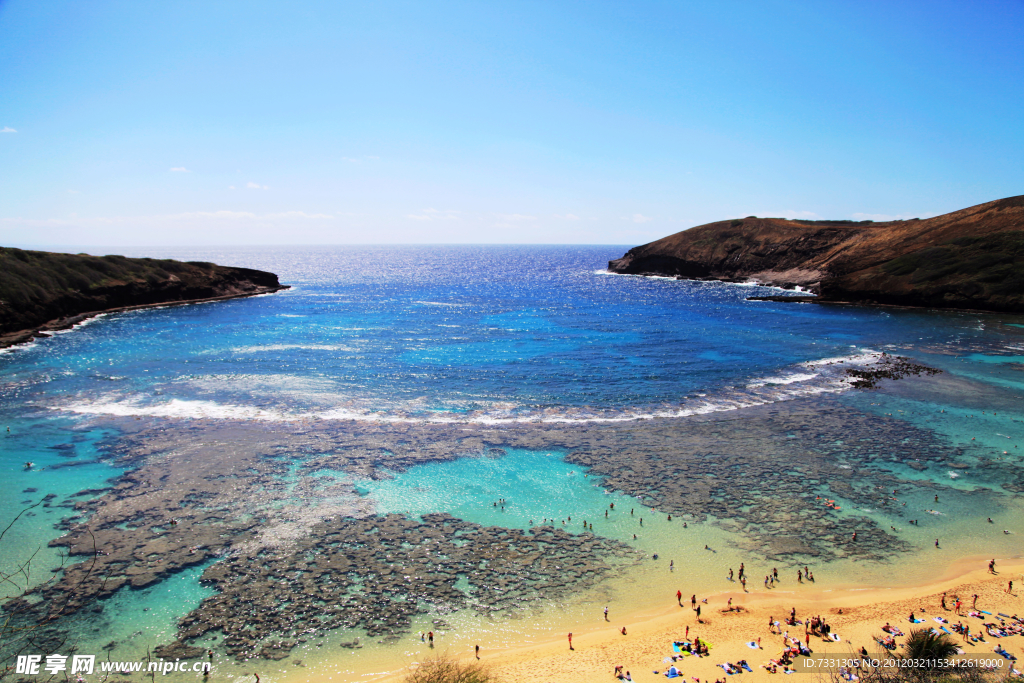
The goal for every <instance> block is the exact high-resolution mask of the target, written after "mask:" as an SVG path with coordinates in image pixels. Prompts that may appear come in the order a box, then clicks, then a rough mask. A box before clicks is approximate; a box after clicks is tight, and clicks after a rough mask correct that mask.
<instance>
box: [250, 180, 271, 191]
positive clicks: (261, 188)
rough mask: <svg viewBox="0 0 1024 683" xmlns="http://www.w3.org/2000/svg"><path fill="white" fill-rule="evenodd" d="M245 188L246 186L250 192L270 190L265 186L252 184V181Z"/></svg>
mask: <svg viewBox="0 0 1024 683" xmlns="http://www.w3.org/2000/svg"><path fill="white" fill-rule="evenodd" d="M245 186H246V188H248V189H250V190H269V189H270V188H269V187H267V186H266V185H260V184H259V183H254V182H252V181H250V182H248V183H246V184H245Z"/></svg>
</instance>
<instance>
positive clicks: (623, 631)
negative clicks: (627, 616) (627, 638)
mask: <svg viewBox="0 0 1024 683" xmlns="http://www.w3.org/2000/svg"><path fill="white" fill-rule="evenodd" d="M622 635H626V627H625V626H623V627H622Z"/></svg>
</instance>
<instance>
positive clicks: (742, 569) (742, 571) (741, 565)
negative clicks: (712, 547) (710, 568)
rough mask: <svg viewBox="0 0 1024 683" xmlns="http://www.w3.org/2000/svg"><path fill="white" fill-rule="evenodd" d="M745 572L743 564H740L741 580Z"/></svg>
mask: <svg viewBox="0 0 1024 683" xmlns="http://www.w3.org/2000/svg"><path fill="white" fill-rule="evenodd" d="M704 547H705V548H706V547H707V546H704ZM745 571H746V570H745V569H744V568H743V563H742V562H740V578H741V579H742V578H743V574H744V572H745Z"/></svg>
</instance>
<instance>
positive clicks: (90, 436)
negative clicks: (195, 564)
mask: <svg viewBox="0 0 1024 683" xmlns="http://www.w3.org/2000/svg"><path fill="white" fill-rule="evenodd" d="M623 251H624V248H622V247H583V248H568V247H429V248H428V247H404V248H373V247H360V248H355V249H341V248H322V249H313V248H301V249H298V248H296V249H275V250H266V249H251V250H235V251H227V250H211V249H206V250H168V251H166V252H160V251H159V250H156V251H154V250H150V251H149V252H148V253H147V254H146V255H150V256H157V257H162V256H167V257H177V258H184V259H191V260H209V261H215V262H220V263H225V264H231V265H242V266H248V267H256V268H262V269H267V270H272V271H274V272H277V273H279V274H280V276H281V279H282V281H283V282H285V283H287V284H291V285H293V289H291V290H289V291H287V292H283V293H281V294H277V295H273V296H263V297H256V298H252V299H244V300H235V301H229V302H223V303H218V304H210V305H198V306H187V307H180V308H166V309H159V310H151V311H143V312H135V313H127V314H118V315H111V316H104V317H101V318H99V319H96V320H94V321H91V322H90V323H89V324H86V325H84V326H81V327H79V328H77V329H75V330H73V331H71V332H69V333H66V334H60V335H56V336H54V337H53V338H50V339H45V340H40V341H38V342H36V343H34V344H32V345H29V346H27V347H22V348H20V349H17V350H14V351H10V352H7V353H3V354H0V429H4V428H6V427H7V426H10V428H11V431H10V433H9V434H8V433H7V432H6V431H3V432H0V472H2V474H3V476H2V477H0V520H6V521H9V520H11V519H13V517H14V516H15V515H16V514H17V513H18V512H19V511H20V510H22V509H24V508H26V507H28V506H29V505H32V504H34V503H37V502H40V501H41V500H42V499H43V498H44V497H45V496H52V498H49V499H48V502H49V503H50V506H49V507H43V506H42V505H40V506H39V507H37V508H33V509H32V510H31V511H30V512H29V514H27V515H26V516H25V517H23V518H21V519H20V520H19V522H18V523H17V524H16V525H14V526H13V527H12V528H11V530H10V531H9V532H8V535H7V536H5V537H4V543H5V548H4V551H5V552H3V553H0V570H2V571H8V572H9V571H11V569H13V568H15V567H17V566H18V565H19V564H20V563H24V562H25V561H26V560H27V559H28V558H30V557H33V553H38V554H36V555H35V556H34V559H33V564H32V573H31V576H30V577H28V578H27V579H25V580H24V582H23V583H24V584H25V585H31V584H34V583H37V582H39V581H43V580H46V579H47V578H49V577H50V576H52V574H51V572H50V570H51V569H54V568H57V567H59V564H60V562H61V559H60V556H59V553H57V551H56V550H54V549H51V548H49V547H47V545H46V544H47V542H48V541H49V540H50V539H52V538H55V537H57V536H59V535H61V534H62V533H63V531H62V530H61V529H60V528H59V527H58V525H59V523H60V521H61V519H62V518H64V517H67V516H69V515H71V514H73V510H72V508H71V506H73V505H74V503H75V501H83V500H88V499H89V498H91V497H92V496H94V495H95V494H94V493H86V494H83V495H81V496H78V497H74V494H75V493H77V492H80V491H83V490H89V489H98V488H102V487H103V486H104V485H105V483H106V482H107V481H108V480H109V479H110V478H111V477H116V476H118V475H120V474H121V473H122V471H123V470H122V469H121V468H119V467H117V466H115V465H114V464H112V462H113V461H112V459H111V458H110V457H109V453H108V452H107V451H106V450H105V449H104V447H103V445H102V444H103V442H104V440H109V441H110V442H111V443H114V442H116V440H117V437H118V431H117V428H118V424H119V423H117V422H116V420H117V419H122V418H128V419H131V418H134V417H140V418H144V419H150V418H153V417H158V418H161V419H164V420H166V425H167V428H168V429H179V430H180V433H181V439H182V441H183V443H184V442H187V439H188V438H189V437H188V429H187V428H188V425H189V424H190V423H191V422H194V421H200V420H222V421H240V422H244V423H259V424H270V425H272V424H274V423H289V424H290V423H293V422H295V421H297V420H300V419H307V418H312V417H314V416H315V417H316V418H318V419H319V420H320V421H321V422H322V423H328V424H331V423H337V424H339V425H342V424H344V421H345V420H348V419H356V420H359V421H362V422H370V423H375V424H384V425H386V424H389V423H391V422H397V423H399V424H403V423H408V422H413V423H415V422H422V421H436V420H441V421H446V422H449V423H452V424H459V423H460V422H463V421H468V422H472V423H473V424H488V425H494V426H497V427H500V426H501V425H503V424H512V423H516V424H519V423H522V422H530V421H533V422H541V421H545V420H546V421H552V422H559V423H561V424H565V423H569V424H573V423H578V424H584V423H587V422H593V421H600V420H621V419H627V418H635V417H638V416H650V415H656V414H657V415H679V416H681V417H679V420H680V429H681V430H685V429H686V420H687V419H688V418H687V417H686V416H688V415H694V414H698V413H710V412H715V411H725V410H731V409H734V408H736V407H739V406H743V405H751V404H771V403H773V402H781V401H787V400H791V399H794V398H806V397H813V396H819V395H823V394H824V395H827V396H837V395H838V394H836V393H834V392H837V391H839V390H840V389H841V387H840V386H838V385H837V381H838V380H839V379H841V373H840V371H839V370H835V366H827V365H824V364H822V361H823V360H824V359H841V358H847V359H850V358H855V357H861V356H866V355H868V354H869V353H870V352H873V351H887V352H890V353H901V354H905V355H909V356H911V357H913V358H914V359H916V360H917V361H919V362H922V363H925V364H928V365H931V366H934V367H937V368H940V369H942V370H944V373H943V375H940V376H939V377H940V378H942V379H941V382H938V381H937V382H936V383H933V384H929V385H921V387H918V388H917V389H914V390H913V391H912V390H911V389H910V388H909V387H911V384H907V387H908V389H906V390H902V389H900V388H899V385H898V383H897V384H896V385H893V387H892V388H887V389H886V390H885V391H884V392H874V393H848V394H843V395H842V396H841V398H839V400H840V401H842V402H845V403H846V404H847V405H849V406H852V407H855V408H856V409H858V410H862V411H864V412H867V413H874V414H877V415H884V416H890V415H891V416H893V417H894V418H896V419H899V420H904V421H906V422H907V423H908V424H911V425H914V426H917V427H921V428H922V429H925V430H928V431H929V432H930V433H932V434H935V435H936V438H938V439H939V440H940V441H941V442H942V443H943V444H946V445H949V446H951V447H958V448H962V449H963V452H962V455H960V456H958V461H959V462H961V463H967V464H968V465H970V466H969V467H967V468H963V469H952V468H950V467H946V466H942V467H929V468H927V469H925V470H916V469H913V468H911V467H910V466H909V465H908V464H907V463H902V462H894V463H892V465H891V472H892V473H894V474H896V475H897V476H899V477H903V478H905V479H907V480H914V481H923V482H932V483H934V484H936V485H938V486H941V487H942V489H943V493H942V503H941V505H942V506H941V507H938V508H937V507H936V506H935V505H934V504H933V501H930V500H929V499H928V495H927V494H925V493H914V494H913V495H912V496H910V497H909V500H908V505H909V506H913V507H914V508H916V509H918V510H919V511H920V512H921V515H920V517H921V519H922V521H921V525H920V526H919V527H914V528H906V527H905V525H904V526H902V527H900V532H899V533H900V537H901V538H904V539H906V540H907V541H908V542H910V543H911V544H912V545H913V546H915V547H927V545H928V544H929V543H930V539H931V538H932V537H933V535H934V534H941V535H942V536H943V537H944V538H948V539H950V541H949V544H950V546H951V547H955V548H956V552H958V553H960V554H972V553H975V552H978V553H980V552H985V551H988V550H989V549H991V548H993V547H995V548H998V549H999V551H1000V552H1011V551H1012V545H1013V542H1014V541H1015V540H1016V539H1014V538H1013V537H1012V536H1008V537H1006V538H1002V537H1001V536H1002V534H1001V533H1000V538H989V537H988V536H985V535H981V534H979V533H978V532H977V528H976V527H974V526H973V525H974V523H975V520H976V518H977V517H978V516H979V515H980V516H983V517H988V516H991V517H993V518H994V520H995V521H996V522H997V523H998V524H997V526H998V529H997V531H998V532H1001V530H1002V529H1003V528H1008V529H1010V528H1011V527H1012V530H1014V531H1016V532H1021V533H1024V529H1017V528H1016V527H1014V526H1013V525H1014V524H1017V525H1019V521H1017V520H1018V519H1019V517H1016V518H1015V517H1014V515H1015V514H1016V511H1017V510H1018V506H1017V505H1018V502H1019V496H1020V493H1019V489H1018V488H1017V487H1016V484H1015V482H1019V477H1020V473H1021V471H1022V469H1024V454H1021V453H1020V451H1021V449H1020V448H1019V446H1020V445H1021V444H1022V443H1024V372H1022V371H1021V370H1020V368H1019V364H1020V363H1021V358H1022V356H1021V349H1022V348H1024V324H1022V320H1021V318H1020V317H1019V316H1001V315H996V314H975V313H966V312H954V313H948V312H947V313H940V312H933V311H910V310H895V309H886V310H879V309H871V308H860V307H845V308H843V307H824V306H813V305H785V304H774V303H766V302H748V301H746V296H748V295H750V294H751V293H752V292H754V291H755V290H754V289H753V288H750V287H741V286H735V285H727V284H722V283H692V282H678V281H674V280H665V279H659V280H654V279H644V278H637V277H622V276H612V275H608V274H606V273H604V272H603V268H604V266H605V263H606V261H607V260H608V259H609V258H615V257H618V256H620V255H621V254H622V252H623ZM127 253H128V255H135V254H132V253H131V252H127ZM138 255H141V254H138ZM914 386H917V385H914ZM943 411H944V412H943ZM112 419H113V420H115V421H113V422H111V421H110V420H112ZM858 436H859V435H857V434H851V435H850V437H849V438H850V439H851V440H854V439H856V438H858ZM851 442H852V441H851ZM1003 451H1006V453H1003ZM467 455H478V454H467ZM562 455H563V454H562V453H561V452H560V451H557V450H547V451H545V450H535V451H527V450H516V449H510V450H508V451H507V452H506V453H505V455H503V456H500V457H499V456H495V457H483V458H478V457H472V458H464V459H460V460H457V461H454V462H443V463H430V464H426V465H420V466H416V467H412V468H410V469H409V470H408V471H406V472H402V473H397V474H395V476H394V477H393V478H391V479H384V480H372V479H357V480H356V485H357V487H358V489H359V490H360V491H362V492H363V494H364V496H365V499H366V500H367V501H370V502H372V504H373V505H374V506H375V509H376V510H378V511H383V512H390V511H394V512H402V513H409V514H412V515H419V514H423V513H427V512H434V511H445V512H449V513H450V514H453V515H456V516H459V517H463V518H465V519H467V520H470V521H474V522H478V523H480V524H487V525H491V524H493V525H499V526H514V527H519V528H526V527H528V526H529V525H530V522H531V520H532V521H533V522H534V524H537V523H540V522H541V521H542V520H543V519H545V518H547V519H554V520H556V524H558V525H559V526H560V525H561V521H562V520H563V519H566V528H567V529H568V530H570V531H576V530H579V529H581V528H582V523H583V520H584V519H586V520H587V521H588V523H590V522H593V524H594V532H595V533H598V534H601V535H605V536H607V537H609V538H614V539H616V540H620V541H624V542H627V543H629V544H631V545H634V546H635V547H637V548H638V549H640V550H641V551H642V552H643V553H645V554H646V555H647V556H648V557H650V556H653V554H654V553H659V556H660V557H661V558H663V559H664V560H670V561H673V562H675V564H676V566H678V567H679V568H680V571H685V572H687V573H688V575H691V576H693V577H696V578H694V581H697V580H698V579H699V580H701V581H708V582H711V581H720V580H722V576H723V575H724V572H723V571H722V566H723V565H727V564H728V563H730V562H732V563H734V564H738V562H739V561H742V560H741V557H740V555H739V554H738V553H737V552H736V551H735V550H734V549H731V548H730V543H729V537H728V535H727V534H726V533H725V532H724V531H722V530H721V529H720V528H718V527H716V526H714V525H713V524H710V523H704V524H701V525H691V526H690V527H689V528H687V530H686V531H685V533H684V532H683V531H682V530H681V528H680V524H679V523H678V520H673V522H671V523H669V522H668V521H667V520H666V519H665V518H664V515H662V514H660V513H658V514H656V513H654V512H653V511H648V512H645V513H643V514H645V515H648V514H649V515H651V516H650V517H645V528H644V529H643V530H642V532H641V531H640V529H639V528H638V526H639V525H638V521H636V522H635V521H634V519H637V520H638V518H639V516H641V510H647V508H644V507H643V506H641V505H640V504H639V503H638V502H637V501H635V500H632V499H629V498H628V497H626V496H624V495H623V494H621V493H615V492H610V493H605V488H607V487H606V486H605V485H604V483H603V482H602V481H600V480H598V479H596V478H594V477H587V476H585V475H586V474H587V472H586V471H585V470H584V469H583V468H581V467H578V466H574V465H570V464H568V463H566V462H565V461H564V460H563V459H562ZM26 461H32V462H34V463H35V465H34V466H33V467H32V468H31V469H25V468H24V463H25V462H26ZM989 461H992V462H997V463H999V464H1001V465H1002V466H1003V467H1002V469H1001V470H1000V468H981V467H976V466H974V465H977V464H979V463H983V462H989ZM951 472H952V474H955V475H956V476H955V477H952V476H951V475H950V473H951ZM332 476H336V477H337V478H338V479H339V480H342V481H348V480H350V479H351V475H350V474H348V473H333V474H332ZM595 484H596V486H595ZM29 489H35V490H34V491H30V490H29ZM946 489H948V494H947V492H946ZM987 491H992V492H993V494H994V495H993V496H988V495H987V494H986V493H985V492H987ZM978 492H981V494H984V495H979V493H978ZM970 494H974V495H970ZM995 494H998V495H995ZM914 496H916V497H914ZM1000 496H1001V497H1000ZM501 498H504V499H506V505H505V509H504V510H501V508H500V506H499V507H497V508H495V507H494V505H493V503H494V502H495V501H497V500H498V499H501ZM611 502H615V503H616V510H615V513H614V514H613V513H610V514H609V518H608V519H607V521H605V518H604V511H605V509H607V506H608V504H609V503H611ZM61 505H63V507H61ZM853 507H854V506H853V505H852V504H851V505H845V504H844V508H853ZM859 507H861V508H863V507H864V506H859ZM628 508H634V509H635V511H636V514H635V515H634V516H633V517H631V518H627V515H628ZM928 509H937V510H938V511H940V512H941V513H942V514H940V515H933V514H931V513H928V512H927V510H928ZM859 512H862V513H863V514H865V515H868V516H870V517H872V518H873V519H875V520H876V521H877V522H878V523H879V524H880V525H883V526H885V527H888V525H889V524H892V525H899V524H901V522H900V520H898V519H896V518H894V517H891V516H887V515H888V513H884V512H880V511H878V510H873V509H861V510H859ZM570 516H571V517H572V521H571V522H569V521H568V518H569V517H570ZM6 521H5V522H4V526H6ZM634 533H635V534H636V535H637V538H636V539H633V538H632V536H633V534H634ZM985 533H986V534H987V533H988V530H987V529H986V531H985ZM954 544H955V545H954ZM704 545H710V546H711V548H712V550H713V551H715V552H712V551H705V550H704ZM652 566H653V565H652ZM662 569H665V570H666V571H667V568H666V567H661V566H657V567H654V568H652V569H651V571H661V570H662ZM933 570H934V567H933V566H927V567H924V568H922V569H921V570H920V572H918V573H919V574H921V575H923V574H924V573H926V572H927V571H933ZM645 571H646V570H645ZM830 571H832V570H829V569H824V570H822V576H828V575H829V573H830ZM886 571H888V570H886V569H885V568H884V567H883V568H871V567H851V566H844V567H841V568H839V567H837V568H836V569H835V575H836V576H839V575H842V576H844V577H846V578H847V579H849V580H851V581H853V580H860V581H879V580H883V578H884V574H885V573H886ZM197 575H198V574H197V572H196V571H194V570H189V571H187V572H183V573H181V574H177V575H175V576H174V577H173V578H172V579H169V580H167V581H165V582H163V583H161V584H159V585H157V586H156V587H153V588H152V589H147V590H145V591H122V592H121V593H119V594H118V595H117V597H115V598H112V599H110V600H108V601H107V603H108V604H107V605H106V606H105V607H104V610H103V611H102V612H101V613H96V614H95V616H89V617H88V618H87V619H86V620H85V622H83V624H82V627H81V637H82V638H84V639H85V640H86V641H88V642H89V643H91V644H93V645H96V644H101V643H100V640H102V638H107V639H108V640H109V639H118V640H123V641H130V642H132V643H133V645H132V647H135V648H143V647H144V645H145V644H147V643H148V644H149V645H154V644H156V643H157V642H158V641H161V639H163V638H164V637H165V636H166V634H167V633H169V631H168V629H169V628H170V626H169V625H170V624H172V623H173V621H174V618H175V615H177V616H181V615H182V614H184V613H185V612H187V611H188V609H191V607H190V606H193V605H194V604H196V603H197V602H198V601H199V600H200V599H201V598H202V596H203V595H205V594H206V593H204V591H205V590H207V589H205V588H204V587H202V586H199V585H198V583H197V582H196V577H197ZM657 576H661V575H660V574H659V575H657ZM915 576H916V575H913V572H908V573H905V574H904V575H901V577H900V578H901V580H906V581H910V580H912V579H913V578H914V577H915ZM880 577H882V578H880ZM641 580H643V581H654V582H655V583H654V584H652V585H658V586H662V584H661V583H657V582H658V581H664V582H665V583H664V586H663V588H664V589H665V590H668V588H669V583H668V582H669V581H670V579H668V578H665V577H661V578H657V579H655V578H652V577H650V576H647V575H646V574H642V575H638V578H637V581H641ZM621 590H628V589H626V588H621ZM179 598H180V599H179ZM147 608H148V609H147ZM537 620H538V621H543V619H542V618H541V617H537ZM97 629H99V630H97ZM140 632H141V633H142V635H141V636H140V635H136V634H138V633H140ZM510 637H511V636H510ZM105 642H106V641H104V643H105Z"/></svg>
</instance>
